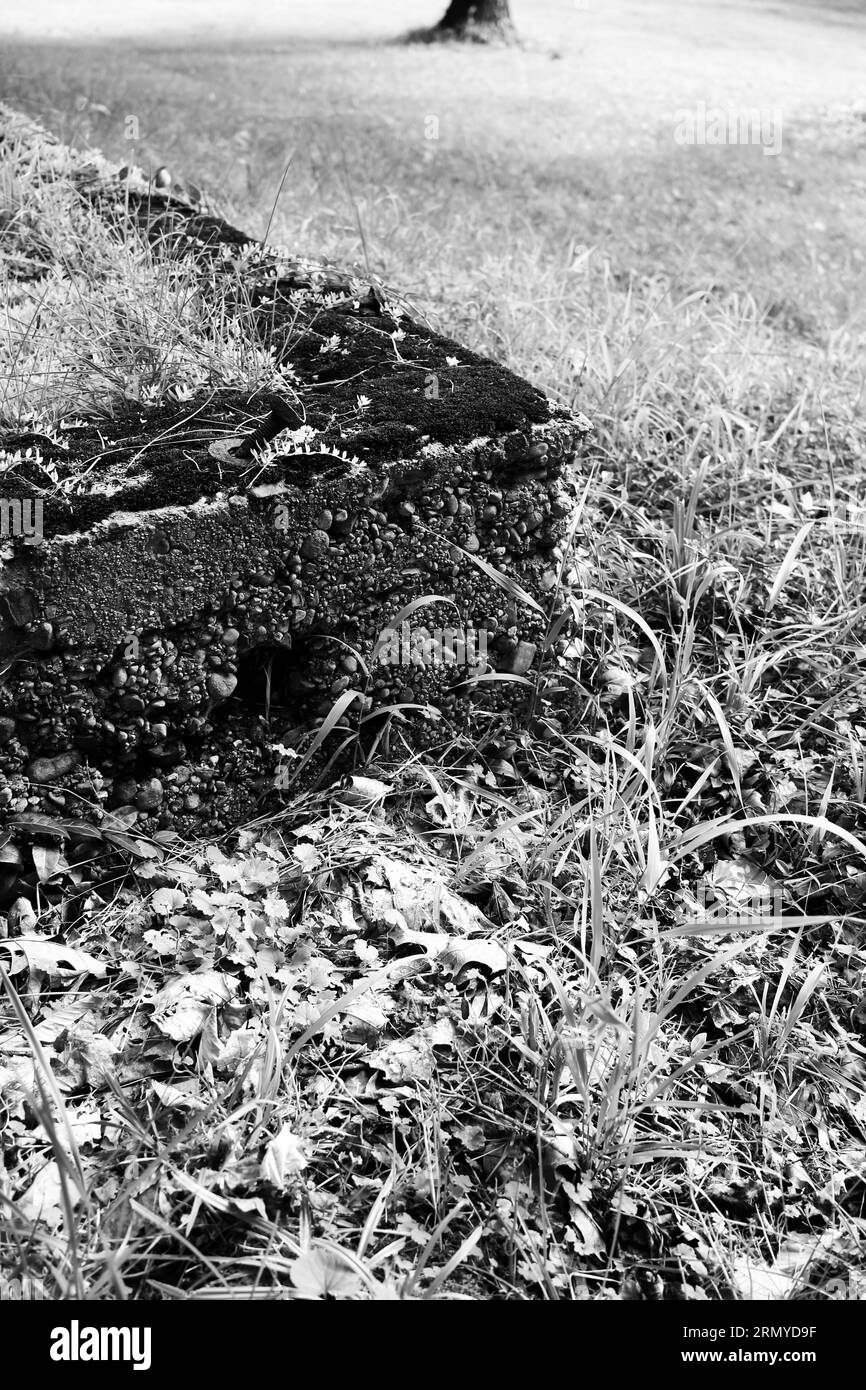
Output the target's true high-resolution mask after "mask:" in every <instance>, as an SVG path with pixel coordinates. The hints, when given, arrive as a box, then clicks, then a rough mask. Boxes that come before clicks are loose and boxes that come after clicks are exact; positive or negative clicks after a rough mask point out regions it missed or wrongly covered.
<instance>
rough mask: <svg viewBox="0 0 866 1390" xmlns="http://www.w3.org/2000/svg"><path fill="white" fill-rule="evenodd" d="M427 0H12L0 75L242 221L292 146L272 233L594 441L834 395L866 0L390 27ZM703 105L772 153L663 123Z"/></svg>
mask: <svg viewBox="0 0 866 1390" xmlns="http://www.w3.org/2000/svg"><path fill="white" fill-rule="evenodd" d="M442 8H443V5H442V4H441V3H439V0H403V3H398V0H378V2H377V3H371V4H359V3H357V0H319V3H316V4H312V3H307V0H300V2H299V3H295V4H290V5H286V4H276V3H273V0H266V3H263V4H259V5H257V6H256V7H255V9H254V11H248V9H247V7H245V6H241V5H238V4H235V3H232V2H231V0H219V3H214V4H210V3H208V4H205V3H202V0H183V3H180V4H174V3H168V0H150V2H149V3H144V0H139V3H137V4H132V5H124V6H114V5H108V4H106V3H102V0H99V2H98V3H92V4H77V3H76V4H73V3H69V2H68V0H66V3H64V0H47V3H43V4H40V5H39V6H35V7H34V6H25V5H21V4H13V5H12V6H11V7H9V6H7V7H5V10H4V14H3V16H2V17H0V39H2V56H0V80H2V88H3V91H4V94H5V97H6V99H7V100H8V101H9V102H10V103H12V104H13V105H16V106H18V107H20V108H23V109H25V110H27V111H28V112H29V113H31V114H32V115H34V116H36V117H37V118H38V119H40V120H42V121H43V122H44V123H45V124H46V125H47V126H48V127H49V128H51V129H53V130H54V131H55V133H56V134H57V135H58V136H59V137H60V138H61V139H63V140H66V141H70V142H72V143H75V144H78V145H86V144H93V145H95V146H97V147H99V148H101V149H102V150H103V151H104V152H105V154H106V155H107V156H108V157H109V158H116V159H118V160H123V161H128V162H133V161H134V162H136V163H139V164H140V165H141V166H142V167H144V168H145V169H148V168H152V169H155V168H156V167H157V166H159V165H162V164H168V165H169V166H170V168H171V169H172V171H173V172H174V173H175V174H177V175H181V176H183V177H186V178H190V179H193V180H194V181H195V182H196V183H197V184H198V185H200V186H201V187H203V188H204V189H205V190H206V191H207V192H208V193H209V194H210V195H211V196H212V197H214V198H215V199H216V200H217V201H218V203H219V204H220V206H221V207H222V208H224V210H225V211H226V213H227V215H228V216H229V217H230V218H231V219H234V220H235V221H237V222H238V223H239V224H240V225H241V226H243V227H244V228H245V229H249V230H250V231H251V232H253V233H255V234H262V233H264V231H265V228H266V226H267V225H268V221H269V218H270V217H271V213H272V209H273V204H274V199H275V197H276V194H277V190H278V188H279V185H280V180H281V178H282V175H283V172H284V169H285V167H286V164H287V162H288V161H289V160H290V159H291V166H290V169H289V173H288V176H287V177H286V181H285V186H284V190H283V193H282V196H281V198H280V200H279V204H278V207H277V209H276V213H275V215H274V217H273V223H272V227H271V236H272V237H273V238H275V239H277V240H279V241H281V242H284V243H286V244H288V245H289V246H291V247H293V248H296V249H297V250H299V251H304V252H309V253H313V254H324V255H328V256H332V257H334V258H335V259H338V260H346V261H353V262H359V261H360V262H362V263H363V262H365V261H366V262H367V263H368V264H369V266H370V268H371V270H372V271H374V272H375V273H376V274H377V275H379V276H381V277H382V278H383V279H384V280H385V281H386V282H388V283H391V284H394V285H397V286H399V287H400V288H401V289H402V290H404V291H407V292H408V293H409V294H410V295H412V296H413V297H414V299H415V301H416V303H417V304H418V306H419V308H420V309H421V310H422V311H423V312H424V313H425V314H426V315H428V316H429V317H431V318H432V319H433V320H434V322H436V323H437V325H438V326H442V327H444V328H446V329H447V330H448V331H451V332H453V333H454V335H455V336H457V337H461V338H463V339H464V340H465V341H467V342H468V343H469V344H470V345H471V346H474V347H478V348H480V349H482V350H484V351H487V352H489V353H490V354H491V355H493V356H495V357H498V358H501V359H503V360H505V361H507V362H508V363H509V364H510V365H511V366H512V367H514V368H515V369H516V370H518V371H520V372H523V373H525V374H527V375H528V376H530V377H531V378H533V379H534V380H536V381H538V382H539V384H541V385H543V386H545V387H546V389H548V390H549V391H550V392H551V394H553V395H555V396H556V397H557V398H559V399H561V400H563V401H565V402H567V403H570V402H575V403H577V404H578V405H580V406H581V407H582V408H583V409H585V410H586V411H587V412H588V413H590V414H591V415H593V416H594V417H595V419H596V420H597V422H598V424H599V426H600V431H601V433H600V438H601V439H605V438H608V439H609V440H610V442H611V443H616V444H618V445H621V444H623V443H638V444H642V445H643V446H650V445H651V444H652V443H653V442H656V443H658V442H659V441H660V440H662V439H664V440H665V441H667V442H668V443H669V442H670V439H671V434H672V432H673V434H675V435H676V436H677V437H678V438H679V439H680V440H681V441H682V443H683V444H684V446H685V447H688V443H689V441H690V440H693V438H694V434H695V431H696V430H700V429H701V428H702V425H706V424H707V421H708V420H709V421H710V423H712V419H715V421H716V435H717V438H718V436H719V428H720V426H719V421H721V422H722V423H721V434H722V435H727V436H729V437H730V438H731V439H732V438H733V436H734V435H736V434H737V433H738V432H739V436H740V437H741V440H742V442H743V443H745V444H748V440H749V437H750V435H749V427H748V425H747V424H746V421H747V420H752V421H754V419H755V418H756V416H757V417H761V416H765V415H766V414H767V413H768V412H770V413H778V412H781V413H782V414H784V412H785V410H786V409H787V408H789V405H790V402H791V401H792V400H794V401H798V400H799V401H800V402H801V403H802V404H803V405H804V406H805V407H806V408H809V402H810V401H811V402H812V404H813V405H816V403H817V401H818V399H819V398H820V401H821V408H822V410H823V411H825V412H827V411H829V412H830V413H831V414H832V415H833V416H834V417H837V416H838V418H839V419H840V421H843V420H846V421H849V422H850V420H851V419H852V412H854V414H856V411H857V410H858V409H859V408H861V407H862V365H861V360H862V346H863V337H864V326H866V312H864V304H866V296H864V293H863V291H864V254H866V251H864V247H863V241H862V229H863V227H864V225H866V160H864V153H866V83H864V77H863V63H862V53H863V51H864V48H863V45H864V40H866V7H864V6H863V5H862V4H857V5H855V4H851V3H848V4H839V5H827V4H824V5H820V6H816V5H805V4H788V5H785V6H781V5H778V4H771V3H763V0H748V2H746V3H734V0H729V3H708V0H660V3H656V4H652V5H648V4H639V3H634V2H633V3H628V2H627V0H605V2H604V3H602V0H579V3H576V4H572V3H569V2H568V0H533V3H532V4H529V3H528V0H515V3H514V5H513V7H512V8H513V15H514V19H515V23H516V26H517V28H518V31H519V33H520V35H521V36H522V38H523V39H524V41H525V42H524V44H523V46H522V47H519V48H507V47H489V48H487V47H479V46H477V45H453V44H448V45H435V46H425V45H411V46H407V45H405V44H402V43H400V42H399V39H400V37H401V35H403V34H405V32H406V31H407V30H408V29H410V28H413V27H417V26H419V25H424V24H429V23H433V22H434V21H435V20H436V19H437V18H438V16H439V14H440V12H441V10H442ZM97 33H98V34H99V35H101V40H100V42H98V43H97V42H94V35H95V34H97ZM700 103H705V104H706V106H707V107H708V108H712V107H714V106H718V107H720V108H722V109H723V110H725V111H731V112H744V111H749V110H754V111H758V112H763V113H764V114H765V119H766V120H768V121H769V120H770V119H771V117H773V118H775V119H781V127H780V130H781V150H780V152H779V153H778V154H777V155H772V154H765V153H764V151H763V149H762V148H760V146H759V145H757V144H750V145H724V146H719V147H712V146H706V145H705V146H697V145H694V146H687V145H680V144H678V143H677V142H676V140H675V138H674V136H675V130H676V126H677V119H678V116H677V113H678V112H679V111H682V110H683V109H685V110H690V111H693V110H696V109H698V108H699V104H700ZM130 116H132V117H134V118H135V121H136V122H137V126H136V127H135V128H136V129H137V132H138V134H137V138H135V139H128V138H126V133H127V132H128V130H129V128H130V127H129V124H128V120H127V118H128V117H130ZM431 132H435V138H431ZM744 432H745V433H744Z"/></svg>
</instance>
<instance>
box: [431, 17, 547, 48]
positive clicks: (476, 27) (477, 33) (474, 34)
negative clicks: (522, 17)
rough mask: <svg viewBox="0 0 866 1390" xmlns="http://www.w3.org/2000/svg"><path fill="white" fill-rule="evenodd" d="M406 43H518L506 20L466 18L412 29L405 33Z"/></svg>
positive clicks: (511, 26)
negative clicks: (463, 21) (451, 22)
mask: <svg viewBox="0 0 866 1390" xmlns="http://www.w3.org/2000/svg"><path fill="white" fill-rule="evenodd" d="M406 42H407V43H484V44H488V45H489V44H500V45H504V44H507V45H509V46H513V45H515V44H519V42H520V40H519V39H518V37H517V34H516V32H515V29H514V26H513V24H511V23H510V22H508V21H507V20H506V21H499V22H496V23H490V22H489V21H486V20H485V21H479V20H477V19H475V20H472V19H470V20H467V21H466V23H465V24H456V25H455V24H448V25H444V24H443V23H442V21H441V20H440V22H439V23H438V24H434V25H433V26H432V28H429V29H412V30H411V31H410V33H408V34H407V35H406Z"/></svg>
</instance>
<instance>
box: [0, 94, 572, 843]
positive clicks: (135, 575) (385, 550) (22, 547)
mask: <svg viewBox="0 0 866 1390" xmlns="http://www.w3.org/2000/svg"><path fill="white" fill-rule="evenodd" d="M6 114H7V121H8V120H9V119H11V118H9V117H8V113H6ZM3 116H4V112H3V110H2V109H0V137H2V132H3V131H4V123H3ZM6 129H7V135H8V125H7V127H6ZM36 131H37V133H34V128H33V127H32V125H30V124H27V123H25V127H24V135H22V129H21V125H20V122H19V125H18V126H16V137H15V157H16V158H20V157H21V156H20V151H21V149H22V148H24V147H26V148H30V147H29V146H27V139H30V140H31V141H32V142H38V138H39V135H38V128H36ZM25 137H26V138H25ZM8 149H9V141H8V138H7V143H6V152H7V153H8ZM50 150H51V152H52V153H51V167H52V169H55V170H56V169H58V168H59V169H60V170H61V173H60V174H56V176H57V177H60V176H63V177H70V176H71V174H74V173H75V171H76V170H77V171H78V177H77V178H73V183H75V186H76V187H77V188H79V192H80V196H82V197H86V198H88V199H90V200H92V201H94V203H95V204H97V205H99V206H100V207H104V208H105V209H107V213H106V215H112V216H115V217H118V218H120V217H121V216H130V215H134V216H135V217H136V218H137V219H138V220H139V222H141V224H142V225H143V226H144V227H145V228H146V229H147V230H148V232H149V234H150V233H151V232H152V233H153V235H155V236H157V235H158V236H159V237H160V238H161V239H162V240H163V241H165V239H166V238H172V237H174V238H179V239H183V241H184V245H185V247H186V248H187V249H188V247H189V246H190V245H193V246H195V247H197V248H199V249H200V251H201V254H202V259H203V264H204V265H205V267H206V270H203V274H213V273H214V264H215V261H216V262H218V273H219V274H227V275H229V274H230V275H234V276H236V277H238V279H239V281H240V280H243V283H244V286H245V291H244V292H245V293H246V294H247V296H248V298H250V299H251V300H252V302H253V303H254V305H255V331H256V332H257V333H258V334H259V336H260V338H261V340H262V341H263V342H265V343H267V344H269V345H270V346H271V347H272V348H273V349H274V352H275V355H276V360H277V362H278V364H279V366H280V368H281V369H282V370H283V372H284V373H285V378H286V383H287V386H286V392H285V400H286V401H287V402H288V403H289V405H290V407H291V409H292V410H293V411H294V412H295V413H296V415H297V417H298V420H299V422H300V423H299V426H298V428H297V429H296V430H294V431H291V430H289V431H285V432H283V433H282V434H280V435H279V436H277V438H276V439H275V440H274V441H273V443H272V444H271V445H270V446H268V447H267V448H266V449H265V450H264V452H262V453H258V454H256V455H255V456H254V457H253V458H252V459H250V460H243V459H241V458H239V457H238V456H237V452H236V447H237V446H236V441H237V439H238V438H241V437H243V436H245V435H248V434H249V433H250V430H251V429H252V428H253V427H254V426H255V425H256V424H258V423H259V422H260V421H261V420H262V418H263V417H264V416H266V415H267V408H268V402H267V399H266V398H264V397H255V396H253V397H251V398H250V397H245V396H243V395H241V394H239V393H233V392H221V393H218V394H216V395H214V394H210V395H208V396H203V397H202V398H200V399H197V400H194V401H192V402H189V401H187V402H184V403H183V404H180V403H178V404H173V405H164V406H161V407H159V408H156V409H151V410H143V409H139V408H136V409H134V410H131V411H130V412H129V413H128V414H127V415H126V416H123V417H120V418H116V419H112V420H110V421H99V422H96V421H93V422H86V423H83V424H82V423H79V424H78V425H77V426H75V427H74V428H68V429H64V430H62V431H61V435H62V439H61V440H58V438H57V437H54V438H48V437H45V436H39V435H28V434H22V433H21V432H19V433H17V434H16V433H13V432H10V431H7V432H6V434H5V437H2V438H0V450H2V452H0V494H2V496H0V502H5V503H6V504H7V505H8V506H13V507H14V504H16V503H20V504H21V506H22V508H26V504H27V503H30V504H31V507H33V508H36V507H37V506H39V507H41V535H39V536H33V535H31V536H27V535H23V536H22V535H17V536H9V537H7V538H6V540H5V541H4V546H5V549H4V551H3V555H4V556H5V560H4V562H3V564H2V568H0V669H3V671H4V674H3V678H2V684H0V806H3V807H5V810H6V813H7V814H8V813H9V812H10V811H13V812H14V811H17V812H21V811H23V810H30V811H33V810H46V809H47V810H53V811H54V812H55V813H57V812H61V813H65V814H70V813H74V814H75V815H76V816H77V817H79V818H81V817H85V818H87V817H88V816H90V817H93V818H95V819H97V820H98V819H99V817H100V816H101V814H102V809H101V808H103V807H105V806H106V805H108V806H109V807H115V808H116V807H122V808H132V809H134V811H135V813H136V822H137V825H138V827H140V828H141V829H143V830H155V829H158V828H163V829H164V828H167V827H169V826H171V827H175V828H178V829H180V830H182V831H183V832H184V833H188V834H195V833H205V832H210V831H215V830H220V829H222V828H225V827H226V826H227V825H229V824H232V823H236V822H237V821H238V820H239V819H241V818H243V817H245V816H248V815H249V814H251V813H252V812H253V811H255V810H256V809H261V808H262V807H263V806H265V805H267V804H268V799H269V798H272V797H273V796H277V797H278V796H279V792H280V788H281V787H283V786H284V785H285V780H284V774H285V771H286V768H288V772H289V776H290V777H291V774H292V759H291V757H290V756H289V755H288V754H287V753H286V752H285V751H283V752H281V751H280V749H281V748H282V749H283V750H285V749H287V748H288V749H291V748H292V746H293V745H294V744H297V745H298V747H300V748H303V747H304V746H305V745H304V741H303V740H304V737H305V735H306V736H308V731H309V729H310V727H311V721H312V723H313V725H314V722H315V721H316V720H317V719H318V720H321V719H322V718H323V717H324V716H326V715H327V713H328V712H329V711H330V710H331V708H332V707H333V705H334V702H335V700H337V699H339V698H340V697H341V696H346V695H347V693H348V692H351V691H353V690H355V691H357V692H358V698H357V699H356V700H354V701H353V702H352V704H351V705H350V706H349V707H348V709H347V710H346V712H345V716H344V721H343V722H344V723H346V724H348V725H351V724H352V723H353V722H354V723H355V724H357V720H358V719H359V718H364V719H365V720H366V723H365V728H367V729H368V730H369V731H370V732H373V730H374V729H375V728H376V727H380V726H381V720H378V721H377V720H376V718H375V716H376V712H377V710H386V709H387V708H388V707H389V706H391V705H393V704H395V703H398V704H404V703H408V704H411V705H416V706H422V707H425V708H423V709H420V710H415V711H413V712H412V713H411V716H410V720H409V723H408V724H407V725H406V726H405V727H406V728H407V729H408V730H409V731H410V732H409V733H408V734H407V735H406V737H408V738H410V740H411V741H412V742H413V743H414V744H415V745H416V746H425V745H433V744H435V743H437V742H447V738H448V736H449V733H450V732H453V730H454V729H455V728H457V727H461V726H462V725H465V723H466V722H467V721H469V723H470V724H471V723H472V721H474V720H478V719H480V720H482V722H483V721H484V719H488V720H489V718H490V717H491V712H492V713H495V711H496V709H497V708H502V707H504V706H507V705H508V704H509V703H510V702H511V703H513V702H514V700H515V699H519V698H523V697H525V693H526V691H525V687H521V686H520V685H519V684H518V683H514V682H511V683H497V682H489V683H482V684H481V685H478V686H476V687H475V688H474V691H473V693H472V694H471V695H470V694H469V693H467V686H466V684H465V682H466V680H467V677H468V676H469V675H471V674H472V672H470V671H468V670H467V669H466V668H465V667H461V666H455V665H448V664H444V663H442V662H433V663H430V662H429V661H428V662H427V663H426V664H424V665H415V664H412V665H400V666H393V665H382V664H381V663H377V664H375V665H371V664H370V663H371V657H372V656H373V654H374V653H375V651H376V645H377V641H378V640H379V639H380V636H381V634H382V631H383V629H385V628H387V627H389V625H391V624H393V623H394V621H395V616H396V615H398V614H399V613H400V610H402V609H403V608H405V607H406V606H407V605H410V604H412V603H413V602H414V601H415V600H417V599H418V598H419V597H420V596H426V595H436V596H439V598H440V599H441V600H450V601H449V602H444V601H439V602H435V603H431V604H427V605H425V606H424V607H423V610H417V611H415V612H413V614H412V616H411V619H410V626H411V627H412V628H414V629H418V628H422V627H423V628H425V629H428V630H431V629H446V628H448V629H455V628H457V629H465V630H470V631H471V632H473V633H481V634H483V643H484V644H486V650H487V661H488V667H487V669H488V670H490V669H492V670H497V671H499V672H502V673H505V674H510V675H520V674H524V673H525V672H526V671H527V670H530V669H531V666H532V660H533V656H534V654H535V651H536V649H537V648H538V646H539V644H540V642H541V640H542V638H543V635H544V629H545V618H544V616H543V615H542V614H541V613H540V612H539V611H537V610H536V609H534V608H533V607H532V606H530V605H528V604H526V603H524V602H522V601H520V600H519V598H518V597H516V596H515V595H514V594H512V593H509V592H508V591H507V588H504V587H503V586H502V585H501V584H499V583H497V582H496V581H495V579H494V578H492V577H491V575H490V572H489V567H490V566H495V568H496V570H497V571H499V572H501V573H502V574H504V575H506V576H508V577H509V578H510V579H511V580H513V581H516V583H517V584H518V585H520V586H521V587H522V588H523V589H524V590H526V591H527V592H528V593H529V594H531V595H533V596H534V597H535V598H536V600H537V601H538V602H539V603H540V604H541V605H542V606H544V605H545V604H546V603H547V598H546V595H547V593H548V592H549V590H550V589H551V587H552V585H553V584H554V583H555V578H556V567H557V561H556V546H557V543H558V542H559V541H560V540H561V538H562V535H563V529H564V525H565V521H566V518H567V516H568V514H569V511H570V507H571V500H570V499H571V494H570V490H569V487H568V485H567V483H568V478H567V467H568V464H569V463H570V462H571V460H572V459H573V458H574V456H575V453H576V451H577V449H578V448H579V446H580V443H581V440H582V439H583V438H584V436H585V435H586V433H587V430H588V424H587V422H586V421H585V420H583V419H582V417H575V416H573V415H570V414H569V413H567V412H565V411H564V410H562V409H560V408H558V407H556V406H555V405H554V404H553V403H551V402H550V401H549V400H547V399H546V397H545V396H544V395H543V393H541V392H540V391H538V390H536V389H535V388H534V387H532V386H531V385H529V384H528V383H527V382H525V381H523V380H521V379H520V378H518V377H516V376H514V375H513V374H512V373H511V372H509V371H507V370H506V369H505V368H503V367H500V366H498V365H497V364H495V363H493V362H490V361H488V360H486V359H484V358H481V357H479V356H477V355H476V354H474V353H472V352H469V351H468V350H467V349H465V348H463V347H461V346H460V345H459V344H457V343H454V342H452V341H451V340H449V339H447V338H444V337H441V336H439V335H437V334H435V333H433V332H431V331H430V330H429V329H427V328H426V327H424V326H423V325H421V324H419V323H417V322H415V321H414V320H412V319H411V318H410V317H409V316H408V315H406V314H405V313H404V312H403V311H402V309H401V308H400V307H399V306H398V305H396V304H395V303H392V302H391V301H390V300H388V299H386V298H385V296H384V295H383V294H382V293H381V292H380V291H379V290H378V289H375V290H374V289H372V288H370V287H369V286H368V285H366V284H364V282H362V281H360V280H358V279H357V278H356V277H354V276H353V275H352V274H351V273H350V272H347V271H339V270H337V269H335V268H334V267H331V266H326V265H323V264H320V263H316V262H312V261H309V260H303V261H302V260H300V259H298V258H293V257H289V256H287V255H286V254H284V253H283V252H281V251H280V250H278V249H276V250H275V249H272V248H265V249H263V250H261V251H259V252H256V251H255V250H253V252H252V253H251V251H250V245H249V243H248V242H247V239H246V238H244V237H243V234H242V233H239V232H237V231H236V229H234V228H230V227H228V226H227V225H226V224H225V223H222V222H221V221H220V219H219V218H217V217H214V216H211V215H209V214H202V213H201V212H200V210H198V209H196V208H194V207H192V206H191V205H188V204H186V203H184V202H183V201H182V200H181V199H180V198H179V197H177V196H172V197H170V198H165V197H157V196H156V194H154V193H153V192H152V191H150V190H149V189H146V188H145V189H142V187H141V181H140V179H139V182H138V184H137V185H135V187H134V188H133V189H132V190H131V189H130V187H129V185H130V182H131V181H132V183H133V184H134V183H135V180H134V177H133V175H131V174H126V175H125V176H124V178H123V179H119V178H118V175H117V173H116V171H112V170H111V169H110V168H108V167H107V166H103V167H100V168H97V170H96V172H95V173H92V172H88V173H86V174H81V170H80V165H81V157H80V156H76V155H75V153H74V152H71V151H67V150H65V149H64V147H62V146H58V145H57V144H56V142H51V144H50ZM3 156H4V143H3V139H2V138H0V158H3ZM76 161H77V162H76ZM85 169H86V170H91V169H92V164H87V165H85ZM231 441H235V443H234V445H232V443H231ZM22 514H23V515H24V516H26V515H27V513H26V510H25V511H23V513H22ZM31 515H32V513H31ZM13 529H14V528H13ZM477 561H478V562H483V563H478V562H477ZM484 565H486V566H487V567H488V569H486V570H485V568H484V567H483V566H484ZM481 669H483V668H481ZM383 717H384V716H383ZM338 742H339V739H338V737H337V735H336V734H335V735H333V736H332V738H331V741H330V742H329V743H328V744H327V745H326V751H328V752H330V751H333V749H334V748H335V747H336V745H337V743H338ZM127 819H129V816H128V815H127Z"/></svg>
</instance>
